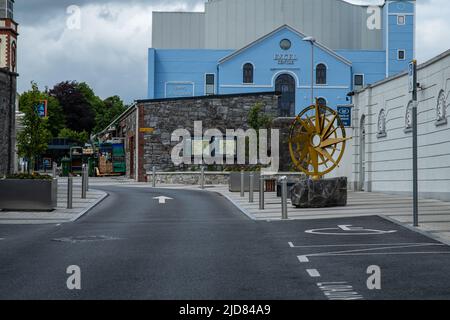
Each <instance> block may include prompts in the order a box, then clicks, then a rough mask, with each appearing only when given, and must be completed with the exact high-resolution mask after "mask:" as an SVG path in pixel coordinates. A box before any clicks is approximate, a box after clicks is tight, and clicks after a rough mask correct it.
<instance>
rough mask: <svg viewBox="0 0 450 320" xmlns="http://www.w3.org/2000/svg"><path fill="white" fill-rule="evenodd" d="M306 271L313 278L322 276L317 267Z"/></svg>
mask: <svg viewBox="0 0 450 320" xmlns="http://www.w3.org/2000/svg"><path fill="white" fill-rule="evenodd" d="M306 272H308V274H309V276H310V277H311V278H320V273H319V271H317V269H307V270H306Z"/></svg>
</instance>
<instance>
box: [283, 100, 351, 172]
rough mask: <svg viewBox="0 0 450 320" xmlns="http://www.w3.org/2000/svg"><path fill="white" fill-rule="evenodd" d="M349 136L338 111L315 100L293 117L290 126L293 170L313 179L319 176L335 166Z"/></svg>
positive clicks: (342, 153) (341, 155) (340, 157)
mask: <svg viewBox="0 0 450 320" xmlns="http://www.w3.org/2000/svg"><path fill="white" fill-rule="evenodd" d="M311 110H313V111H314V116H312V117H310V116H308V115H307V113H308V112H310V111H311ZM349 139H351V138H347V136H346V132H345V127H344V124H343V123H342V120H341V118H340V117H339V114H338V113H337V112H336V111H335V110H333V109H331V108H329V107H327V106H320V105H319V103H318V101H317V100H316V104H315V105H311V106H309V107H308V108H306V109H305V110H303V111H302V112H301V113H300V114H299V115H298V116H297V117H296V118H295V121H294V123H293V124H292V126H291V129H290V135H289V151H290V154H291V158H292V161H293V163H294V165H295V167H296V168H297V169H299V170H301V171H302V172H304V173H305V174H307V175H308V176H310V177H312V178H313V179H320V178H321V177H323V176H324V175H325V174H327V173H330V172H331V171H333V170H334V169H335V168H336V167H338V166H339V163H340V162H341V160H342V157H343V156H344V151H345V145H346V141H347V140H349ZM335 155H337V157H335Z"/></svg>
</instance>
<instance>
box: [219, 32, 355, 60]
mask: <svg viewBox="0 0 450 320" xmlns="http://www.w3.org/2000/svg"><path fill="white" fill-rule="evenodd" d="M285 29H287V30H289V31H291V32H293V33H295V34H297V35H298V36H299V37H301V38H305V37H306V35H305V34H303V33H302V32H300V31H298V30H296V29H294V28H292V27H291V26H289V25H287V24H284V25H282V26H280V27H278V28H277V29H275V30H273V31H272V32H270V33H268V34H266V35H265V36H262V37H261V38H259V39H257V40H255V41H253V42H251V43H250V44H248V45H246V46H245V47H242V48H241V49H239V50H236V51H234V52H233V53H231V54H229V55H227V56H226V57H224V58H222V59H220V60H219V64H222V63H224V62H227V61H229V60H231V59H233V58H234V57H236V56H238V55H239V54H241V53H242V52H244V51H246V50H248V49H250V48H252V47H254V46H255V45H257V44H258V43H261V42H263V41H265V40H266V39H268V38H270V37H271V36H273V35H275V34H276V33H278V32H280V31H281V30H285ZM314 45H315V46H316V47H318V48H320V49H322V50H324V51H325V52H327V53H328V54H330V55H331V56H333V57H335V58H336V59H338V60H340V61H341V62H343V63H345V64H347V65H349V66H351V65H352V62H351V61H349V60H347V59H346V58H344V57H343V56H341V55H339V54H337V53H336V52H335V51H333V50H331V49H330V48H328V47H327V46H325V45H323V44H321V43H319V42H315V44H314Z"/></svg>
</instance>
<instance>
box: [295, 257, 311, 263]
mask: <svg viewBox="0 0 450 320" xmlns="http://www.w3.org/2000/svg"><path fill="white" fill-rule="evenodd" d="M297 259H298V261H300V263H307V262H309V259H308V257H307V256H298V257H297Z"/></svg>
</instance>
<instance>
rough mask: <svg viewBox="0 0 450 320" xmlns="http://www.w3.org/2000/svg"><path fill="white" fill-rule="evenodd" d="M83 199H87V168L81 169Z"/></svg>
mask: <svg viewBox="0 0 450 320" xmlns="http://www.w3.org/2000/svg"><path fill="white" fill-rule="evenodd" d="M81 199H86V166H85V165H83V168H82V169H81Z"/></svg>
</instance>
